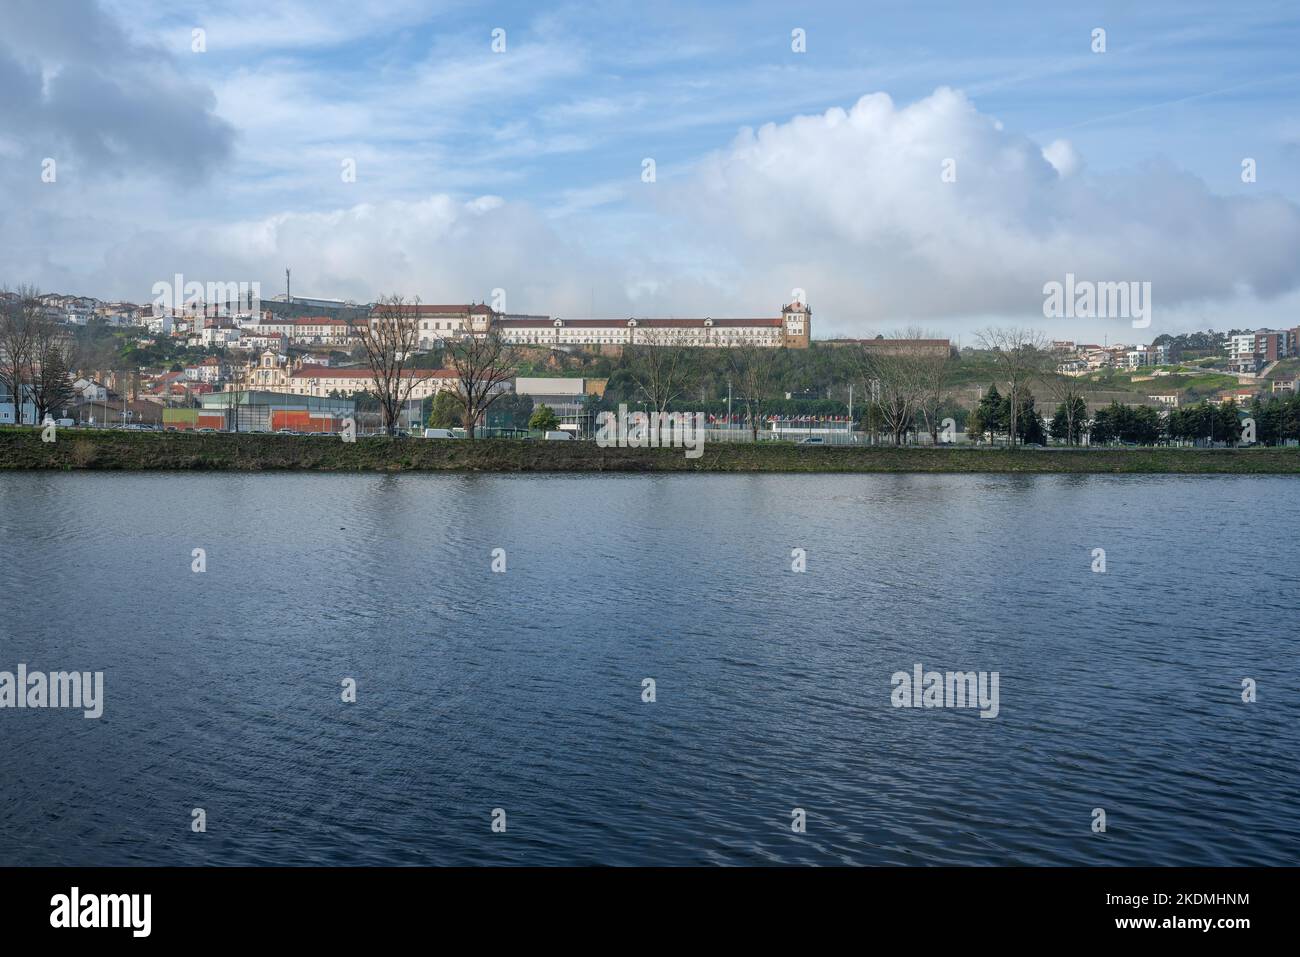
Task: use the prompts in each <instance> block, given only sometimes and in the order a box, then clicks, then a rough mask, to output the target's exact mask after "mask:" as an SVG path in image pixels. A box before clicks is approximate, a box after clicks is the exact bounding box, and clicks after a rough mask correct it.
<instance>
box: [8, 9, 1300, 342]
mask: <svg viewBox="0 0 1300 957" xmlns="http://www.w3.org/2000/svg"><path fill="white" fill-rule="evenodd" d="M1099 29H1100V30H1104V31H1105V34H1104V50H1098V49H1096V47H1097V46H1098V39H1097V35H1096V31H1097V30H1099ZM196 31H201V32H200V33H196ZM1297 49H1300V8H1297V6H1296V4H1295V3H1294V0H1290V2H1244V3H1239V4H1232V5H1229V4H1223V3H1202V2H1198V0H1190V2H1189V0H1179V2H1166V0H1155V2H1147V3H1141V4H1133V3H1128V2H1122V3H1121V2H1111V3H1048V2H1042V0H1039V2H1032V3H1018V2H1000V3H997V4H993V3H987V4H985V3H970V2H964V3H962V2H955V3H934V2H925V0H916V2H897V3H894V2H885V3H872V2H866V0H860V2H855V3H811V4H791V3H736V4H710V3H700V2H688V3H674V2H655V3H646V4H623V3H608V2H603V3H590V4H589V3H561V4H546V3H536V2H534V3H518V4H485V3H468V2H467V3H451V2H447V3H439V2H428V0H425V2H406V0H392V2H386V3H385V2H367V3H357V2H355V0H350V2H335V0H229V2H225V3H207V2H199V0H171V2H169V3H167V4H158V3H156V2H153V0H3V3H0V285H7V286H9V287H11V288H12V287H14V286H17V285H19V284H35V285H37V286H39V287H40V288H41V289H42V290H45V291H57V292H65V293H79V294H84V295H93V296H98V297H100V298H106V299H118V298H122V299H128V300H131V301H134V302H149V301H151V299H152V298H153V291H152V290H153V287H154V284H155V283H157V282H160V281H170V280H171V279H172V277H173V276H175V275H176V274H181V275H182V276H184V278H185V279H186V280H187V281H191V280H192V281H199V282H204V283H206V282H260V283H261V286H262V295H263V297H264V298H269V297H270V296H272V295H274V294H276V293H280V292H283V289H284V270H285V269H286V268H292V270H293V289H294V292H295V294H298V295H304V296H319V297H325V298H342V299H353V300H356V301H358V302H365V301H371V300H373V299H375V298H376V297H378V296H380V295H387V294H392V293H399V294H402V295H406V296H408V297H415V296H418V297H419V298H420V299H421V300H422V301H424V302H439V303H447V302H452V303H454V302H468V301H488V302H494V303H496V304H504V306H505V308H506V310H507V311H509V312H512V313H540V314H546V315H552V316H562V317H567V318H575V319H577V318H587V317H591V316H595V317H601V318H610V317H620V318H621V317H626V316H632V315H636V316H705V315H708V316H715V317H724V316H728V317H745V316H771V315H777V314H778V313H779V310H780V307H781V305H782V304H783V303H786V302H789V301H791V299H793V298H801V299H803V300H804V301H806V302H808V304H809V305H810V306H811V308H812V311H813V334H814V336H815V337H825V336H834V335H840V336H865V335H875V334H882V333H883V334H889V333H891V332H896V331H900V330H903V329H906V328H915V329H923V330H926V331H929V332H932V333H934V334H938V335H944V336H948V337H952V338H954V339H957V340H959V341H964V342H967V343H973V341H974V334H975V332H976V331H977V330H979V329H981V328H983V327H987V326H990V325H1023V326H1033V327H1035V328H1038V329H1041V330H1042V331H1044V332H1045V333H1048V334H1049V335H1051V336H1052V337H1053V338H1061V339H1066V338H1074V339H1079V340H1085V339H1086V340H1088V341H1102V340H1103V339H1104V340H1105V341H1108V342H1111V343H1115V342H1145V341H1149V340H1150V339H1151V338H1152V337H1154V336H1156V335H1159V334H1160V333H1178V332H1183V331H1189V330H1194V329H1205V328H1215V329H1218V330H1221V331H1222V330H1226V329H1229V328H1256V327H1265V326H1285V327H1293V326H1296V325H1300V308H1298V307H1300V58H1297V57H1296V56H1295V51H1296V50H1297ZM51 161H53V162H52V164H51ZM1243 164H1247V165H1249V166H1250V167H1251V169H1252V170H1253V176H1251V175H1247V174H1246V170H1245V167H1244V166H1243ZM353 172H354V175H353ZM1067 274H1071V275H1073V276H1075V277H1076V279H1077V280H1084V281H1093V282H1137V283H1144V282H1149V283H1150V284H1151V286H1150V289H1151V322H1150V326H1149V327H1146V328H1140V329H1135V328H1133V327H1132V323H1131V322H1130V320H1129V319H1128V318H1126V317H1114V316H1111V317H1097V318H1068V319H1067V318H1056V317H1052V318H1048V317H1045V316H1044V313H1043V306H1044V300H1045V295H1044V286H1045V284H1047V283H1050V282H1064V281H1065V279H1066V276H1067ZM494 297H495V299H494Z"/></svg>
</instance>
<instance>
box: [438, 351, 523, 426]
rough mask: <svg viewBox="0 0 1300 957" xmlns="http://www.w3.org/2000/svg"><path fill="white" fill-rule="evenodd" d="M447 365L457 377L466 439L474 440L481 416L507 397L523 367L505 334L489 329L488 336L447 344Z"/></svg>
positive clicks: (458, 395) (457, 393) (457, 391)
mask: <svg viewBox="0 0 1300 957" xmlns="http://www.w3.org/2000/svg"><path fill="white" fill-rule="evenodd" d="M446 355H447V364H448V366H450V367H451V369H452V370H454V371H455V373H456V377H457V386H456V397H457V399H459V401H460V407H461V422H462V423H463V424H464V426H465V437H466V438H468V439H473V438H474V430H475V428H476V427H477V425H478V420H479V417H480V416H482V415H483V414H484V413H486V412H487V410H488V409H489V408H490V407H491V405H492V403H493V402H495V401H496V400H497V399H499V398H501V396H502V395H504V394H505V391H506V390H505V384H506V383H507V382H509V381H510V379H512V378H513V377H514V375H515V372H516V370H517V369H518V367H519V360H518V356H517V355H516V353H515V349H514V347H513V346H511V345H510V344H508V343H507V342H505V340H503V339H502V338H501V333H500V332H499V331H498V330H497V329H494V328H489V329H488V331H487V333H486V334H479V335H466V336H464V337H462V338H460V339H456V340H453V341H452V342H450V343H448V345H447V353H446Z"/></svg>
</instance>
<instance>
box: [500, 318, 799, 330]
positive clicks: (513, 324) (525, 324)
mask: <svg viewBox="0 0 1300 957" xmlns="http://www.w3.org/2000/svg"><path fill="white" fill-rule="evenodd" d="M563 322H564V326H563V327H564V328H577V329H626V328H627V326H628V322H629V320H627V319H565V320H564V321H563ZM497 324H498V325H499V326H502V327H504V328H506V329H539V328H542V327H550V326H553V325H554V324H555V321H554V320H553V319H500V320H498V321H497ZM636 324H637V327H638V328H642V329H645V328H651V329H661V328H663V329H695V328H699V329H703V328H705V325H704V320H703V319H637V320H636ZM781 324H782V320H781V319H780V318H776V319H771V318H766V319H714V320H713V327H714V328H715V329H735V328H750V327H754V326H760V327H770V328H779V327H780V326H781Z"/></svg>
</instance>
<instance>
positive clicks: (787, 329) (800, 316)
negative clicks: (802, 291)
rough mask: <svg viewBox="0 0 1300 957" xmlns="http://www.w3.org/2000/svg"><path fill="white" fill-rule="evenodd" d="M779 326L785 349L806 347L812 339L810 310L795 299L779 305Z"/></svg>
mask: <svg viewBox="0 0 1300 957" xmlns="http://www.w3.org/2000/svg"><path fill="white" fill-rule="evenodd" d="M781 326H782V330H783V331H784V333H785V335H784V337H783V344H784V345H785V347H786V348H787V349H807V348H808V344H809V342H810V341H811V340H812V310H811V309H809V308H808V305H807V304H806V303H802V302H799V301H798V300H797V299H796V300H795V301H794V302H792V303H790V304H789V305H785V306H782V307H781Z"/></svg>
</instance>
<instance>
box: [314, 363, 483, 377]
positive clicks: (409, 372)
mask: <svg viewBox="0 0 1300 957" xmlns="http://www.w3.org/2000/svg"><path fill="white" fill-rule="evenodd" d="M292 375H293V377H294V378H296V379H373V378H374V377H375V374H374V373H373V372H371V371H370V370H369V369H358V368H356V367H355V366H353V367H351V368H339V369H335V368H332V367H330V366H306V365H305V366H303V367H302V368H301V369H298V370H296V371H294V372H293V373H292ZM402 375H403V376H409V377H412V378H420V379H455V378H458V376H457V374H456V373H455V372H454V371H453V370H451V369H404V370H402Z"/></svg>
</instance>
